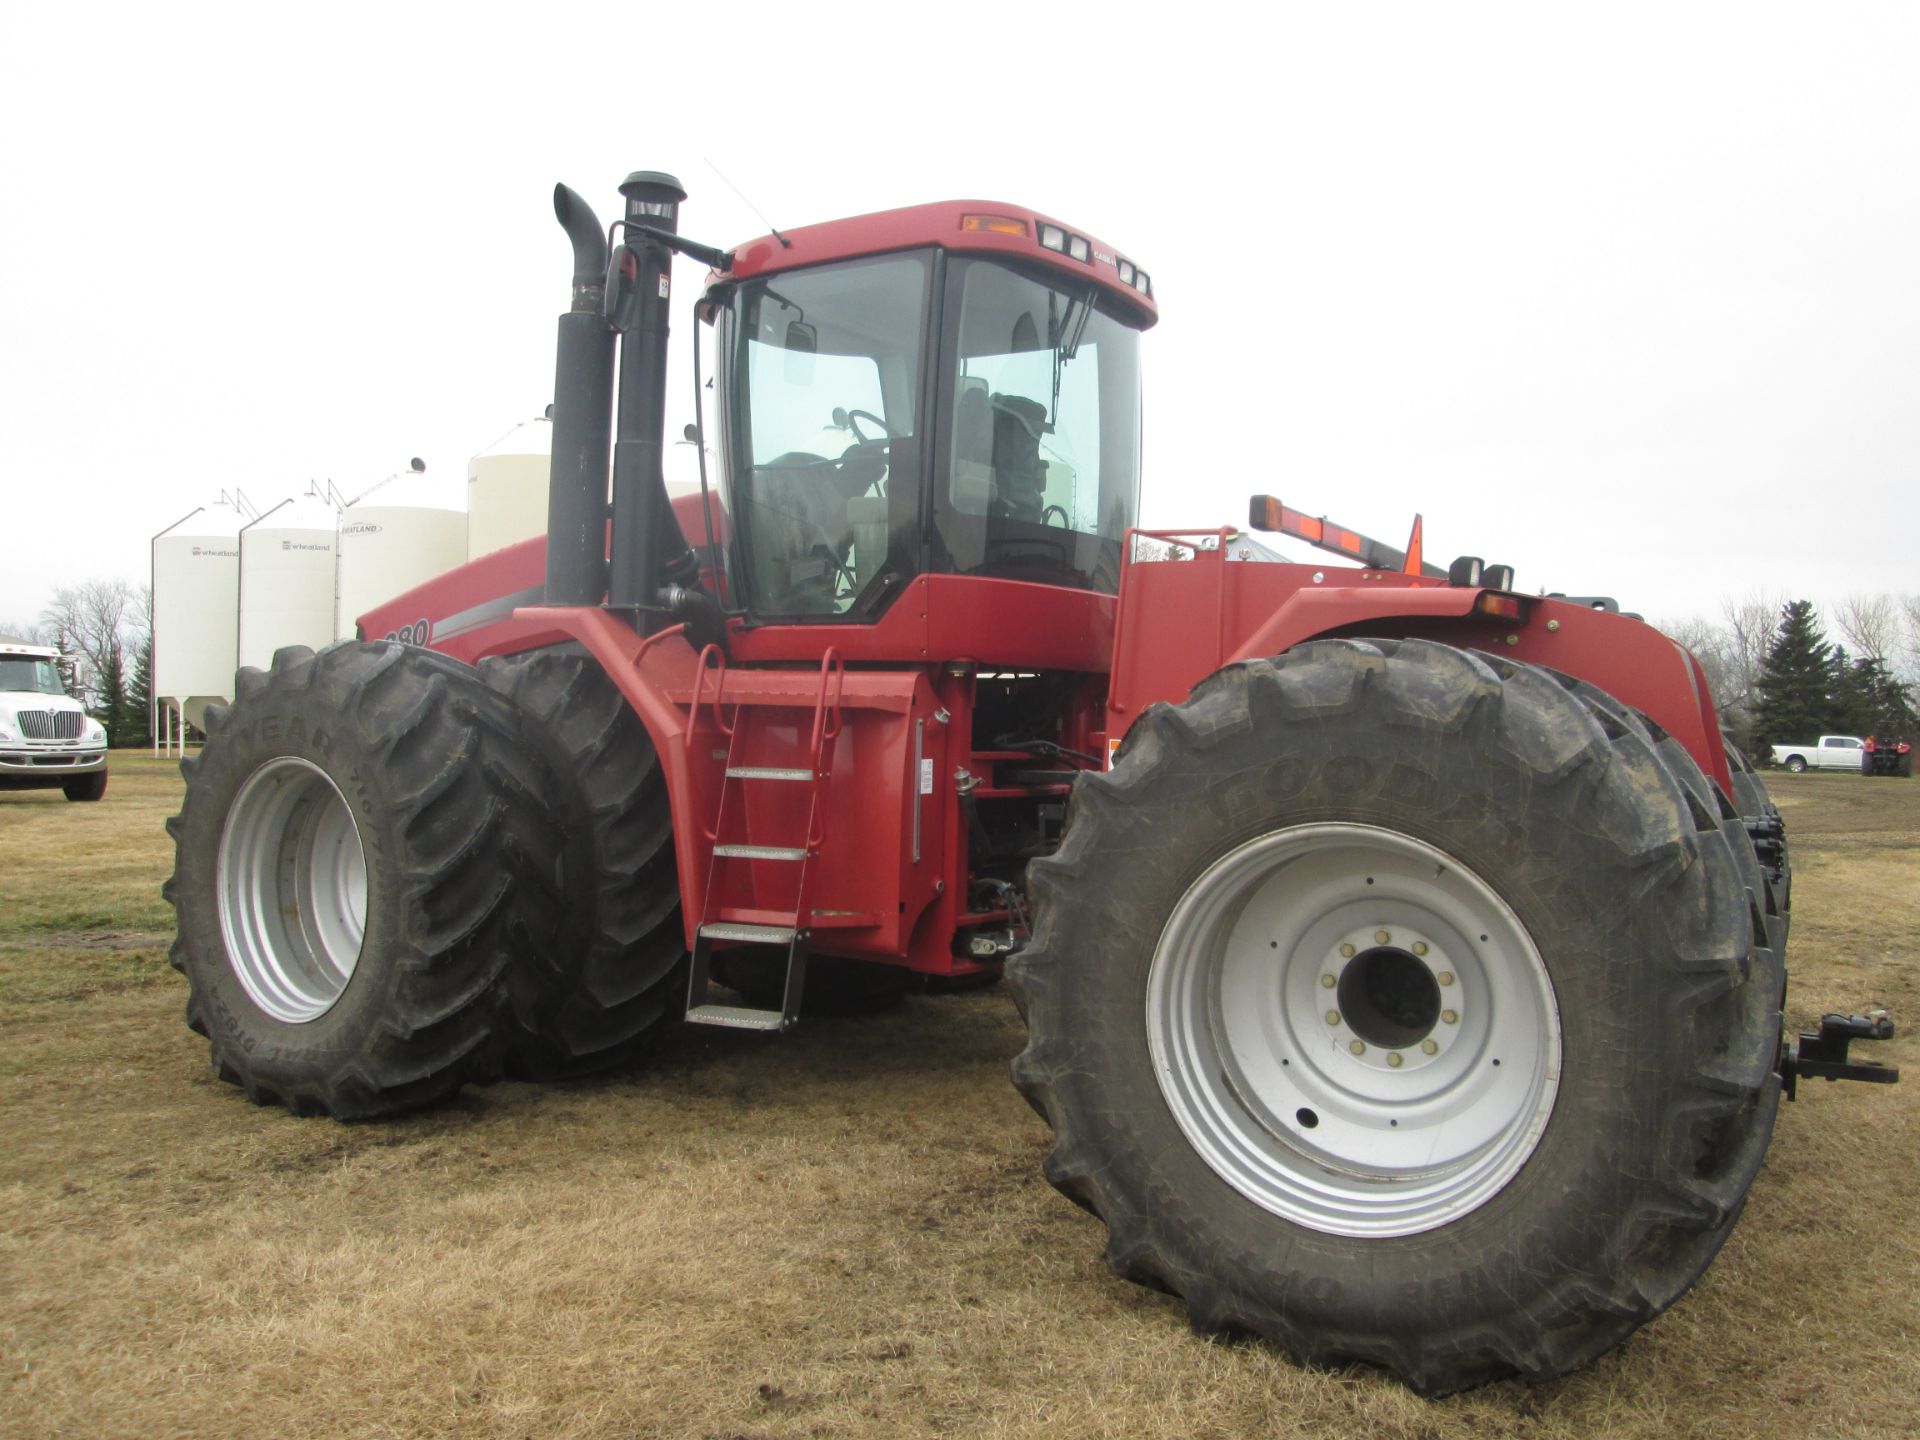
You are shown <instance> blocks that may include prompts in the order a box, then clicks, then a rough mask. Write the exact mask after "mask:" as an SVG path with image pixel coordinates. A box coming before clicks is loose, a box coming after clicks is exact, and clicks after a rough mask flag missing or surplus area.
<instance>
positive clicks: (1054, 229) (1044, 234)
mask: <svg viewBox="0 0 1920 1440" xmlns="http://www.w3.org/2000/svg"><path fill="white" fill-rule="evenodd" d="M1040 244H1041V246H1042V248H1044V249H1047V250H1058V251H1059V252H1060V253H1061V254H1062V255H1064V254H1066V253H1067V232H1066V231H1064V230H1062V229H1061V228H1060V227H1059V226H1058V225H1042V226H1041V227H1040Z"/></svg>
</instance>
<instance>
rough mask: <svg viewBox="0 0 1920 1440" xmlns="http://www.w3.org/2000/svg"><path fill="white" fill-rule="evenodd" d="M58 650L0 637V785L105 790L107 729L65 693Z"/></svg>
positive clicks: (78, 796)
mask: <svg viewBox="0 0 1920 1440" xmlns="http://www.w3.org/2000/svg"><path fill="white" fill-rule="evenodd" d="M62 664H63V662H62V659H61V655H60V652H59V651H58V650H57V649H55V648H54V647H52V646H50V645H30V644H28V643H26V642H25V641H22V640H10V639H5V638H0V790H61V791H64V792H65V793H66V797H67V799H69V800H98V799H99V798H100V797H101V796H103V795H105V794H106V793H107V732H106V731H105V730H104V729H103V728H102V727H101V725H100V722H99V721H97V720H95V719H93V718H92V717H91V716H90V715H88V714H87V712H86V709H85V708H84V707H83V706H82V705H81V704H80V702H79V701H78V700H76V699H74V698H73V697H72V696H71V695H69V694H68V693H67V685H66V676H65V674H64V673H63V670H62Z"/></svg>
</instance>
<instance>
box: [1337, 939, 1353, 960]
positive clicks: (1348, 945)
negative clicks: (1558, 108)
mask: <svg viewBox="0 0 1920 1440" xmlns="http://www.w3.org/2000/svg"><path fill="white" fill-rule="evenodd" d="M1340 955H1341V957H1342V958H1343V959H1347V960H1351V959H1352V958H1353V942H1352V941H1351V940H1349V941H1347V942H1345V943H1344V944H1342V945H1341V947H1340Z"/></svg>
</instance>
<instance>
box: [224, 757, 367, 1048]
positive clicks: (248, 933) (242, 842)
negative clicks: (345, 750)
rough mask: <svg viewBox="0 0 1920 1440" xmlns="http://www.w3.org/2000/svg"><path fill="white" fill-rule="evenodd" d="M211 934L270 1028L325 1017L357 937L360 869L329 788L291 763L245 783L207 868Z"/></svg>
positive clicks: (352, 834) (342, 808)
mask: <svg viewBox="0 0 1920 1440" xmlns="http://www.w3.org/2000/svg"><path fill="white" fill-rule="evenodd" d="M216 872H217V875H218V896H219V903H220V933H221V936H222V938H223V939H224V940H225V942H226V947H227V956H228V959H229V960H230V961H231V962H232V965H233V969H234V974H235V975H236V976H238V977H239V980H240V984H241V985H242V986H243V987H245V989H246V992H247V994H248V995H249V996H250V997H252V999H253V1002H254V1003H255V1004H256V1005H258V1006H259V1007H260V1008H261V1009H262V1010H264V1011H266V1012H267V1014H269V1015H271V1016H273V1017H274V1018H275V1019H276V1020H285V1021H287V1022H289V1023H291V1024H296V1025H297V1024H304V1023H306V1022H307V1021H309V1020H315V1019H318V1018H319V1017H320V1016H322V1015H324V1014H326V1012H327V1011H329V1010H331V1009H332V1008H333V1006H334V1004H335V1002H337V1001H338V1000H339V999H340V996H341V995H342V994H343V993H344V992H345V990H346V988H347V982H348V981H349V980H351V979H352V978H353V971H354V967H355V965H357V964H358V963H359V960H360V945H361V941H362V939H363V938H364V936H365V934H366V928H367V862H366V855H365V852H364V851H363V850H362V849H361V846H360V831H359V828H358V827H357V826H356V825H355V824H354V820H353V812H352V811H351V810H349V809H348V808H347V802H346V799H345V797H343V796H342V795H341V794H340V790H339V787H338V786H336V785H335V784H334V783H333V781H332V780H331V779H330V778H329V777H328V776H327V774H326V772H325V771H323V770H321V769H320V767H319V766H317V765H314V764H312V763H310V762H309V761H306V760H302V759H299V758H297V757H295V756H291V755H286V756H281V757H280V758H278V759H275V760H269V761H268V762H267V763H266V764H265V765H262V766H261V767H260V768H259V769H258V770H256V771H254V772H253V774H251V775H249V776H248V777H247V780H246V783H245V784H244V785H242V786H241V787H240V793H239V794H238V795H236V796H235V797H234V801H233V807H232V809H230V810H229V811H228V812H227V820H226V825H225V826H224V827H223V828H222V830H221V832H220V854H219V859H218V861H217V864H216Z"/></svg>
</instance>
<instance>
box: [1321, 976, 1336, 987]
mask: <svg viewBox="0 0 1920 1440" xmlns="http://www.w3.org/2000/svg"><path fill="white" fill-rule="evenodd" d="M1320 983H1321V985H1322V986H1324V987H1325V988H1326V989H1328V990H1331V989H1333V987H1334V986H1336V985H1338V984H1339V983H1340V982H1339V981H1338V980H1336V979H1334V978H1333V976H1331V975H1322V976H1321V977H1320Z"/></svg>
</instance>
